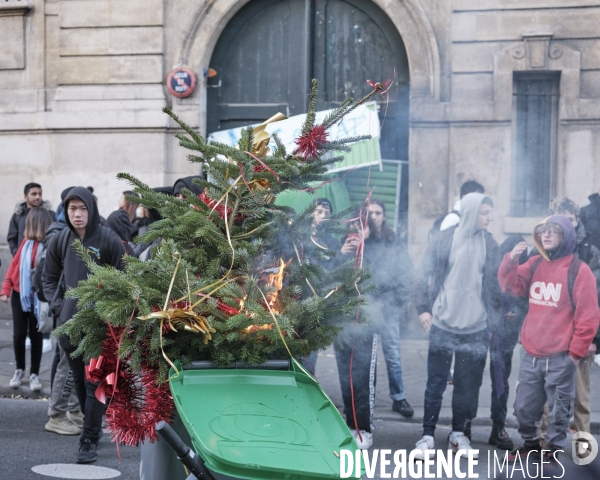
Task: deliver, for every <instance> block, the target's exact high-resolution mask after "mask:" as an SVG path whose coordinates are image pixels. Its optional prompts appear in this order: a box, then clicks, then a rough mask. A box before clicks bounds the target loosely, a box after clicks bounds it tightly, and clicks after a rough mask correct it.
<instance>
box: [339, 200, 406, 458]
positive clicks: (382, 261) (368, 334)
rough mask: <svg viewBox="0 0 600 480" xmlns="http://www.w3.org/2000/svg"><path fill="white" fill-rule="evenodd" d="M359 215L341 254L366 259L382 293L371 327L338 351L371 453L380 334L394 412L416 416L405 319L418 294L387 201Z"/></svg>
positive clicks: (370, 311) (372, 303) (349, 417)
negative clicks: (408, 383) (408, 388)
mask: <svg viewBox="0 0 600 480" xmlns="http://www.w3.org/2000/svg"><path fill="white" fill-rule="evenodd" d="M357 217H362V221H361V222H359V224H358V225H353V227H356V231H357V232H358V234H349V235H348V237H347V238H346V239H345V241H344V245H343V246H342V248H341V253H342V254H343V255H345V256H346V260H347V259H348V258H349V257H350V255H351V256H352V257H350V258H352V259H354V258H355V257H356V256H357V255H362V256H363V261H364V263H363V266H365V267H368V268H370V270H371V273H372V279H371V280H372V282H373V283H374V284H376V285H377V290H376V291H375V292H373V293H371V294H370V295H369V298H368V302H367V304H366V305H364V307H361V308H364V310H365V312H366V314H367V315H368V318H369V320H370V324H369V325H368V326H367V327H365V328H364V329H361V328H359V327H358V326H356V329H355V328H354V327H352V328H351V329H349V331H346V332H343V333H342V334H340V335H339V336H338V338H337V339H336V341H335V343H334V348H335V356H336V361H337V366H338V374H339V379H340V387H341V390H342V397H343V400H344V412H345V414H346V422H347V424H348V425H349V426H350V431H351V433H352V434H353V435H354V437H355V438H356V440H357V444H358V446H359V447H360V448H361V449H368V448H370V447H371V445H372V444H373V424H372V421H371V420H372V417H373V408H374V403H375V379H376V378H377V375H376V373H377V372H376V365H377V339H378V337H377V334H379V335H380V336H381V343H382V350H383V356H384V358H385V364H386V368H387V372H388V382H389V385H388V386H389V393H390V397H391V398H392V402H393V403H392V409H393V410H394V411H396V412H398V413H400V414H401V415H403V416H406V417H409V416H412V415H413V409H412V407H411V406H410V404H409V403H408V401H407V400H406V394H405V392H404V384H403V381H402V363H401V358H400V315H399V312H401V311H402V310H403V307H404V306H405V304H406V303H407V302H408V301H409V300H410V299H411V296H412V283H413V281H412V280H413V272H412V270H413V269H412V263H411V262H410V258H409V257H408V252H407V251H406V248H403V247H402V246H399V245H398V242H397V240H396V237H395V235H394V232H393V231H392V230H391V229H390V228H389V227H387V225H386V223H387V222H386V214H385V206H384V204H383V202H382V201H380V200H377V199H375V198H371V199H370V200H369V202H368V207H367V208H363V209H362V210H361V212H360V213H359V214H358V215H357ZM350 366H352V368H350ZM350 372H352V378H350V377H351V375H350ZM350 382H352V385H351V383H350ZM353 400H354V402H353ZM354 413H356V415H354ZM356 427H358V429H356Z"/></svg>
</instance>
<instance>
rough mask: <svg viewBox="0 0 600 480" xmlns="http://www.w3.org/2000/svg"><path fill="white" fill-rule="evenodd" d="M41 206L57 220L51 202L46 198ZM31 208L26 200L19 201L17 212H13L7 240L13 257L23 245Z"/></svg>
mask: <svg viewBox="0 0 600 480" xmlns="http://www.w3.org/2000/svg"><path fill="white" fill-rule="evenodd" d="M40 206H41V207H42V208H45V209H46V210H48V211H49V212H50V215H51V216H52V220H56V213H54V212H53V211H52V210H50V203H49V202H48V201H46V200H44V201H43V202H42V204H41V205H40ZM29 210H31V209H30V208H27V204H26V203H25V202H21V203H18V204H17V206H16V207H15V213H13V216H12V217H11V219H10V224H9V226H8V235H7V236H6V240H7V241H8V246H9V247H10V253H11V254H12V256H13V257H14V256H15V253H17V250H18V249H19V245H21V242H22V241H23V234H24V233H25V219H26V218H27V214H28V213H29Z"/></svg>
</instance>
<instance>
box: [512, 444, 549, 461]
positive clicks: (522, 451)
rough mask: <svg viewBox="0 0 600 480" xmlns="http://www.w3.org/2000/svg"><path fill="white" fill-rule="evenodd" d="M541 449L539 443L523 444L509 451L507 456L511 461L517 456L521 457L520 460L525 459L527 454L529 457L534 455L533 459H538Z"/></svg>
mask: <svg viewBox="0 0 600 480" xmlns="http://www.w3.org/2000/svg"><path fill="white" fill-rule="evenodd" d="M541 450H542V448H541V447H540V444H539V443H538V444H537V445H530V446H527V445H523V446H522V447H521V448H517V449H516V450H513V451H512V452H510V453H509V454H508V457H507V458H508V461H509V462H511V463H512V462H514V461H515V460H516V459H517V456H518V457H519V458H520V459H521V461H523V460H527V455H529V458H531V457H534V458H535V459H539V458H540V451H541ZM530 452H531V454H530Z"/></svg>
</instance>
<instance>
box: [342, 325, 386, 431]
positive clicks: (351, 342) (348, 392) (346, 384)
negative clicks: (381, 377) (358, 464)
mask: <svg viewBox="0 0 600 480" xmlns="http://www.w3.org/2000/svg"><path fill="white" fill-rule="evenodd" d="M334 347H335V359H336V361H337V366H338V375H339V378H340V387H341V390H342V398H343V400H344V413H345V414H346V423H347V424H348V427H349V428H353V429H356V430H364V431H366V432H371V431H372V429H373V423H372V420H373V409H374V407H375V380H376V364H377V335H374V334H373V332H372V331H371V330H369V329H366V330H365V329H361V328H356V331H354V330H353V331H350V332H344V333H343V334H342V335H340V336H338V338H337V339H336V341H335V342H334ZM351 361H352V389H351V387H350V362H351ZM353 398H354V411H353V409H352V399H353ZM354 413H356V422H355V420H354Z"/></svg>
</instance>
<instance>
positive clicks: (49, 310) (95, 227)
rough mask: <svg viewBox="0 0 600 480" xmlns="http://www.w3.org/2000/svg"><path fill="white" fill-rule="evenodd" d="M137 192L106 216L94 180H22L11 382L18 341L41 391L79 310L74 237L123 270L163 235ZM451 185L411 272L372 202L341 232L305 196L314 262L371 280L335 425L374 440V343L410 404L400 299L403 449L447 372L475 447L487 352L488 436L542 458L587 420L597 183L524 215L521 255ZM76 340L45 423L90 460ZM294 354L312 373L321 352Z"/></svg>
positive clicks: (477, 198)
mask: <svg viewBox="0 0 600 480" xmlns="http://www.w3.org/2000/svg"><path fill="white" fill-rule="evenodd" d="M193 178H194V177H186V178H183V179H179V180H178V181H177V182H175V185H174V186H173V187H159V188H156V189H155V191H158V192H161V193H165V194H168V195H174V196H178V197H180V198H185V194H189V193H190V192H191V193H192V194H193V195H199V194H200V193H201V190H200V189H199V187H198V186H197V185H196V184H195V183H193V181H192V180H193ZM184 188H185V190H184ZM133 197H134V195H133V192H129V191H126V192H123V195H122V196H121V197H120V198H119V199H118V202H117V206H118V208H117V209H116V210H115V211H113V212H112V213H111V214H110V216H109V217H108V218H107V219H106V220H105V219H103V218H102V217H101V216H100V213H99V210H98V206H97V198H96V197H95V196H94V195H93V189H92V188H91V187H87V188H86V187H70V188H67V189H65V190H64V191H63V192H62V194H61V203H60V204H59V206H58V208H57V210H56V212H54V211H52V210H51V209H50V205H49V204H48V203H47V202H45V201H44V200H43V198H42V187H41V186H40V185H39V184H36V183H29V184H27V185H26V186H25V189H24V201H23V202H20V203H19V204H18V205H17V208H16V210H15V213H14V215H13V216H12V218H11V222H10V227H9V233H8V238H7V240H8V244H9V246H10V250H11V253H12V255H13V260H12V262H11V265H10V266H9V269H8V272H7V274H6V278H5V279H4V283H3V286H2V292H1V296H0V300H2V301H4V302H8V301H10V304H11V307H12V312H13V324H14V335H13V344H14V352H15V360H16V370H15V373H14V376H13V378H12V380H11V381H10V386H11V387H13V388H17V387H19V386H20V385H21V383H22V382H23V381H24V378H25V371H26V342H27V340H28V339H29V341H30V353H31V362H30V368H29V377H28V379H29V387H30V389H31V390H33V391H39V390H41V388H42V386H41V383H40V381H39V376H38V375H39V368H40V361H41V357H42V352H43V349H44V341H45V340H44V335H46V334H47V333H48V332H49V331H51V330H52V328H53V327H55V326H56V325H61V324H63V323H64V322H67V321H69V320H70V319H71V318H72V317H73V316H74V315H75V313H76V312H77V305H76V302H75V300H74V299H72V298H65V297H64V293H65V292H66V291H67V290H68V289H69V288H73V287H75V286H76V285H77V283H78V282H79V281H80V280H82V279H84V278H86V277H87V275H89V271H88V269H87V267H86V265H85V263H84V262H83V260H82V259H81V257H80V256H79V255H78V253H77V251H76V250H75V249H74V247H73V246H72V242H73V240H74V239H80V240H81V242H82V244H83V246H84V248H85V249H86V250H87V251H88V253H89V254H90V256H91V258H92V259H93V260H94V261H96V262H97V263H98V264H100V265H112V266H114V267H115V268H122V257H123V255H125V254H128V255H133V256H135V257H138V258H140V259H142V260H145V259H147V258H148V257H149V255H150V254H151V251H152V249H153V248H154V247H155V245H156V243H157V242H158V241H159V240H157V241H155V242H154V243H153V244H150V245H147V244H144V243H138V242H134V238H135V237H136V236H138V235H141V234H143V233H144V232H145V231H146V230H147V229H148V226H149V225H150V224H151V223H152V222H155V221H157V220H159V219H160V215H159V213H158V212H157V211H155V210H152V209H150V210H148V209H146V208H144V207H142V206H140V205H138V204H137V203H136V202H132V201H131V199H132V198H133ZM460 197H461V198H460V200H459V201H458V202H457V204H456V205H455V206H454V209H453V210H452V212H450V213H448V214H447V215H445V216H444V217H441V218H440V219H438V220H437V221H436V222H434V225H433V228H432V229H431V231H430V233H429V239H428V246H427V249H426V251H425V254H424V256H423V259H422V261H421V263H420V266H419V267H418V268H413V263H412V261H411V259H410V257H409V255H408V251H407V248H406V246H405V245H404V244H403V243H402V242H400V241H399V240H398V239H397V238H396V236H395V234H394V232H393V231H392V230H391V229H390V228H389V227H388V226H387V215H386V209H385V204H384V203H383V202H382V201H380V200H378V199H375V198H370V199H369V200H368V201H367V202H366V203H365V205H364V206H363V207H362V208H361V209H360V210H359V211H357V212H355V213H354V214H353V215H352V216H351V218H350V220H348V221H347V223H348V225H349V227H348V233H347V234H346V235H345V237H344V238H342V239H341V241H340V240H338V239H337V238H335V237H334V236H332V235H329V234H326V233H324V230H323V229H320V228H318V225H319V224H320V223H321V222H324V221H327V219H328V218H329V217H330V216H331V215H332V214H333V213H334V212H333V205H332V203H331V202H330V201H329V200H328V199H326V198H318V199H317V200H316V208H315V212H314V214H313V225H314V237H313V241H314V243H315V244H316V245H317V246H319V247H320V248H323V249H324V250H327V251H328V252H330V254H328V256H326V257H324V259H323V260H322V261H323V262H324V264H323V266H324V267H325V268H335V267H336V266H337V265H340V264H341V263H343V262H346V261H354V262H355V263H356V265H357V266H363V267H368V268H369V269H370V271H371V273H372V276H373V277H372V281H373V283H375V284H376V285H377V289H376V290H375V291H374V292H373V293H372V294H370V296H369V298H368V302H367V303H366V304H365V306H364V308H365V309H366V313H367V315H368V317H369V318H370V322H369V324H368V325H366V326H362V325H353V326H352V327H351V328H348V329H346V331H345V332H343V334H341V335H340V336H339V337H338V338H337V339H336V341H335V343H334V349H335V353H336V361H337V366H338V372H339V380H340V386H341V389H342V397H343V402H344V413H345V415H346V420H347V424H348V426H349V428H350V430H351V432H352V434H353V435H354V436H355V438H356V440H357V443H358V445H359V447H360V448H363V449H366V448H369V447H370V446H371V445H372V444H373V430H374V427H373V422H372V417H373V409H374V397H375V385H374V382H375V367H376V360H377V350H378V341H381V346H382V351H383V356H384V359H385V362H386V368H387V373H388V375H387V376H388V381H389V394H390V397H391V399H392V409H393V410H394V411H395V412H397V413H398V414H399V415H402V416H404V417H411V416H413V415H414V410H413V408H412V407H411V405H410V404H409V403H408V401H407V399H406V393H405V389H404V384H403V378H402V362H401V350H400V345H401V343H400V339H401V337H402V334H401V331H400V325H401V318H400V317H401V315H400V313H399V312H402V311H405V309H406V307H407V306H408V305H409V304H410V303H411V302H412V304H413V305H414V307H415V308H416V312H417V314H418V318H419V321H420V323H421V325H422V326H423V328H424V329H425V331H426V332H427V335H428V339H429V346H428V357H427V383H426V388H425V392H424V416H423V436H422V438H421V439H420V440H419V441H418V442H417V444H416V446H415V458H416V459H423V458H424V457H425V451H426V450H433V449H435V429H436V425H437V423H438V417H439V413H440V409H441V405H442V397H443V394H444V391H445V390H446V388H447V386H448V385H449V384H451V385H452V388H453V392H452V432H451V433H450V435H449V437H448V442H449V448H450V449H453V450H454V451H457V450H467V451H470V450H473V448H472V447H471V444H470V441H471V422H472V421H473V419H474V418H475V417H476V416H477V414H478V398H479V390H480V387H481V385H482V382H483V372H484V368H485V364H486V360H487V357H488V354H489V356H490V373H491V378H492V399H491V412H490V415H491V418H492V429H491V432H490V437H489V443H490V444H491V445H494V446H496V447H497V448H500V449H504V450H510V451H512V453H511V454H510V456H509V459H515V458H517V456H519V455H520V456H521V457H523V456H527V455H528V454H531V453H532V452H539V454H538V456H542V455H543V456H544V458H543V460H544V461H552V460H553V459H554V460H555V459H556V452H557V451H558V450H563V449H564V446H565V442H566V438H567V433H568V431H569V428H570V420H571V417H572V416H573V415H574V427H573V428H574V429H575V430H576V431H583V432H588V433H589V432H590V413H591V412H590V362H591V360H592V358H593V356H594V354H595V353H596V348H597V346H598V344H599V342H600V336H599V334H598V326H599V322H600V311H599V309H598V297H599V293H598V288H599V287H600V195H599V194H594V195H592V196H590V205H588V206H586V207H584V208H582V209H580V208H579V206H578V205H577V204H576V203H575V202H573V201H572V200H569V199H566V198H558V199H555V200H553V201H552V202H551V204H550V206H549V208H550V210H551V212H552V215H550V216H549V217H548V218H546V219H545V220H544V221H543V222H541V223H540V224H538V225H536V226H534V227H533V234H532V238H533V244H534V247H533V248H532V249H531V250H530V251H528V245H527V242H526V241H525V238H524V237H522V236H520V235H513V236H510V237H508V238H507V239H506V240H505V241H504V242H503V243H502V244H501V245H498V243H497V242H496V240H495V239H494V238H493V236H492V234H491V233H490V232H489V231H488V226H489V224H490V222H491V221H492V212H493V208H494V203H493V201H492V199H491V198H490V197H489V196H486V195H485V189H484V187H483V186H482V185H481V184H479V183H477V182H475V181H468V182H465V183H464V184H463V185H462V187H461V191H460ZM48 341H49V338H48ZM519 342H520V343H521V346H522V348H521V362H520V366H519V382H518V386H517V389H516V400H515V404H514V412H515V415H516V418H517V421H518V424H519V430H518V431H519V434H520V435H521V437H522V440H523V444H522V446H521V447H520V448H517V449H515V448H514V443H513V440H512V439H511V438H510V437H509V435H508V434H507V432H506V430H505V423H506V416H507V412H508V405H507V402H508V394H509V389H510V388H511V387H512V386H511V385H509V377H510V373H511V369H512V358H513V351H514V349H515V347H516V346H517V344H518V343H519ZM75 349H76V346H74V345H71V344H70V342H69V339H68V338H67V337H60V338H59V339H58V342H57V345H56V349H55V355H54V361H53V365H52V375H51V383H52V394H51V399H50V402H49V409H48V416H49V418H48V422H47V423H46V426H45V428H46V430H47V431H49V432H54V433H57V434H61V435H80V437H79V438H80V440H79V450H78V453H77V462H78V463H92V462H94V461H95V460H96V458H97V454H96V447H97V443H98V440H99V438H100V436H101V435H102V421H103V420H102V416H103V414H104V409H105V405H104V404H102V403H100V402H99V401H98V400H97V399H96V397H95V389H96V385H95V384H94V383H91V382H90V381H88V380H87V379H86V375H85V363H84V361H83V360H82V359H81V358H80V357H75V358H72V357H71V354H72V353H73V352H74V351H75ZM302 361H303V363H304V365H305V366H306V367H307V368H308V369H309V370H310V371H311V372H313V373H314V371H315V366H316V361H317V352H313V354H311V355H310V356H308V357H306V358H304V359H302ZM542 448H543V449H544V450H543V453H542ZM473 453H474V452H473ZM474 456H475V458H476V456H477V455H476V454H474Z"/></svg>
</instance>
